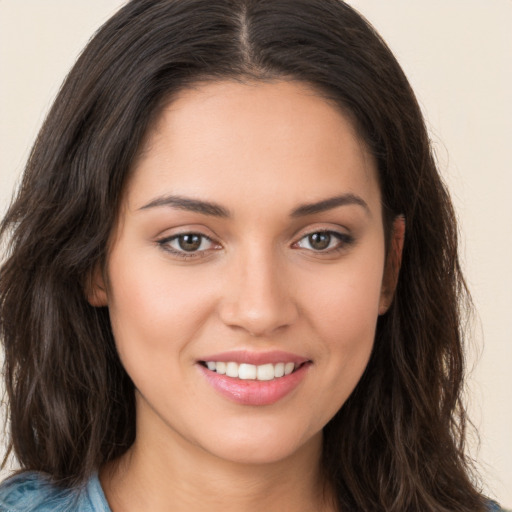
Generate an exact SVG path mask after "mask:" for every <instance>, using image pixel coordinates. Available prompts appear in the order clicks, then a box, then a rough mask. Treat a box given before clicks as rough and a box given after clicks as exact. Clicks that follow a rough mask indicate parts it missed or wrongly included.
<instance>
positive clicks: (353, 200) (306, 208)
mask: <svg viewBox="0 0 512 512" xmlns="http://www.w3.org/2000/svg"><path fill="white" fill-rule="evenodd" d="M348 205H358V206H361V207H362V208H363V209H364V210H365V211H366V213H367V214H368V215H371V212H370V208H369V207H368V204H367V203H366V201H365V200H364V199H363V198H362V197H359V196H357V195H355V194H342V195H341V196H335V197H330V198H328V199H324V200H322V201H318V202H317V203H307V204H303V205H300V206H298V207H297V208H295V209H294V210H293V211H292V213H291V214H290V216H291V217H294V218H295V217H304V216H306V215H313V214H315V213H322V212H325V211H328V210H332V209H333V208H338V207H339V206H348Z"/></svg>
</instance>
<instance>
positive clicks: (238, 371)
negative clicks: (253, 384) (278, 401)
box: [200, 361, 307, 381]
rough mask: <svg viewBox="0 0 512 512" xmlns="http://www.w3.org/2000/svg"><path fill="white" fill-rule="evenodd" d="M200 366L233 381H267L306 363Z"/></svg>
mask: <svg viewBox="0 0 512 512" xmlns="http://www.w3.org/2000/svg"><path fill="white" fill-rule="evenodd" d="M200 364H201V365H202V366H204V367H205V368H208V370H210V371H212V372H215V373H218V374H219V375H225V376H226V377H231V378H233V379H241V380H259V381H269V380H275V379H280V378H282V377H285V376H287V375H290V374H292V373H294V372H295V371H297V370H298V369H299V368H301V367H302V366H304V365H305V364H307V362H304V363H293V362H287V363H276V364H272V363H267V364H261V365H254V364H248V363H240V364H239V363H236V362H234V361H230V362H224V361H201V362H200Z"/></svg>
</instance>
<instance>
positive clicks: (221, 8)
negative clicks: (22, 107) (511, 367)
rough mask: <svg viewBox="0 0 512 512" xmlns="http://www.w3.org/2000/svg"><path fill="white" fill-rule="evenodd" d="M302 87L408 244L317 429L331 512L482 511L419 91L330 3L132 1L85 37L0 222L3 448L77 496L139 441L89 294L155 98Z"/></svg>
mask: <svg viewBox="0 0 512 512" xmlns="http://www.w3.org/2000/svg"><path fill="white" fill-rule="evenodd" d="M279 78H281V79H287V80H298V81H301V82H306V83H308V84H310V85H312V86H313V87H315V89H316V90H317V91H319V93H320V94H322V95H324V96H325V97H326V98H329V99H330V100H332V101H334V102H336V104H337V105H338V106H339V108H341V109H342V110H343V112H345V113H346V114H348V115H349V116H350V117H351V119H352V120H353V122H354V124H355V125H356V127H357V129H358V132H359V134H360V136H361V138H362V139H363V140H364V141H365V143H366V144H367V145H368V147H369V148H370V150H371V152H372V153H373V154H374V156H375V158H376V160H377V163H378V170H379V177H380V185H381V190H382V197H383V208H384V212H385V213H386V215H385V217H386V219H387V223H388V224H389V221H390V219H392V218H393V217H394V216H396V215H404V216H405V219H406V224H407V235H406V241H405V246H404V252H403V261H402V267H401V272H400V278H399V281H398V286H397V290H396V296H395V300H394V302H393V304H392V306H391V308H390V310H389V311H388V313H387V314H386V315H384V316H382V317H380V318H379V321H378V326H377V335H376V339H375V345H374V349H373V353H372V356H371V358H370V361H369V364H368V366H367V368H366V371H365V373H364V375H363V377H362V378H361V380H360V382H359V383H358V385H357V387H356V389H355V390H354V392H353V393H352V395H351V396H350V398H349V399H348V401H347V402H346V403H345V404H344V405H343V407H342V408H341V410H340V411H339V412H338V413H337V414H336V416H335V417H334V418H333V419H332V420H331V421H330V422H329V424H328V425H327V426H326V427H325V435H324V451H323V468H324V471H325V475H326V478H327V479H328V481H329V482H330V483H331V484H332V485H333V487H334V489H335V492H336V498H337V500H338V505H339V507H340V509H343V510H361V511H370V510H386V511H396V512H398V511H399V512H404V511H412V510H417V511H420V510H421V511H427V510H431V511H434V510H435V511H437V512H440V511H451V512H453V511H461V512H462V511H466V512H469V511H471V512H475V511H481V510H484V505H483V499H482V497H481V496H480V494H479V493H478V491H477V490H476V489H475V487H474V485H473V484H472V481H471V477H470V473H469V464H468V461H467V459H466V456H465V453H464V432H465V413H464V408H463V406H462V404H461V400H460V393H461V385H462V382H463V370H464V360H463V347H462V330H461V322H462V317H461V311H462V309H461V308H463V307H464V305H465V304H467V303H468V299H467V292H466V288H465V285H464V281H463V278H462V276H461V272H460V268H459V262H458V257H457V228H456V223H455V217H454V212H453V209H452V205H451V202H450V199H449V196H448V194H447V191H446V188H445V186H444V185H443V183H442V181H441V178H440V176H439V173H438V171H437V169H436V165H435V161H434V159H433V156H432V152H431V148H430V144H429V138H428V134H427V131H426V129H425V126H424V122H423V118H422V115H421V112H420V109H419V107H418V104H417V102H416V99H415V97H414V94H413V92H412V90H411V88H410V86H409V84H408V82H407V79H406V78H405V76H404V74H403V72H402V70H401V68H400V66H399V65H398V63H397V62H396V60H395V58H394V57H393V55H392V54H391V52H390V51H389V49H388V48H387V46H386V45H385V43H384V42H383V41H382V40H381V39H380V37H379V36H378V35H377V34H376V32H375V31H374V30H373V28H372V27H371V26H370V25H369V24H368V22H366V21H365V20H364V19H363V18H362V17H361V16H360V15H359V14H358V13H357V12H356V11H354V10H353V9H352V8H350V7H349V6H348V5H346V4H345V3H344V2H342V1H340V0H132V1H131V2H129V3H128V4H127V5H126V6H125V7H124V8H122V9H121V10H120V11H119V12H118V13H117V14H116V15H115V16H113V17H112V18H111V19H110V20H109V21H108V22H107V23H106V24H105V25H104V26H103V27H102V28H101V29H100V30H99V31H98V33H97V34H96V36H95V37H94V38H93V39H92V40H91V42H90V43H89V44H88V46H87V47H86V49H85V50H84V52H83V53H82V55H81V56H80V58H79V59H78V61H77V63H76V65H75V66H74V68H73V69H72V71H71V72H70V74H69V76H68V77H67V79H66V81H65V83H64V85H63V87H62V89H61V91H60V93H59V95H58V97H57V99H56V101H55V103H54V105H53V107H52V109H51V111H50V113H49V115H48V117H47V119H46V121H45V123H44V125H43V127H42V129H41V131H40V133H39V136H38V138H37V141H36V143H35V145H34V148H33V150H32V153H31V155H30V158H29V161H28V164H27V167H26V169H25V173H24V176H23V181H22V183H21V186H20V189H19V191H18V195H17V197H16V199H15V201H14V202H13V204H12V206H11V207H10V209H9V211H8V213H7V215H6V217H5V219H4V220H3V222H2V224H1V226H0V235H1V236H2V237H3V240H4V241H5V242H6V244H7V249H8V250H7V254H6V259H5V262H4V263H3V265H2V267H1V271H0V322H1V323H0V336H1V337H2V340H3V344H4V347H5V368H4V370H5V382H6V389H7V394H8V400H9V420H10V431H11V449H12V450H14V454H15V456H16V457H17V459H18V461H19V463H20V464H21V467H22V469H24V470H39V471H44V472H46V473H48V474H49V475H51V477H52V478H53V480H54V481H56V482H59V483H61V484H63V485H77V484H79V483H82V482H84V481H85V480H86V479H87V478H88V477H89V476H90V474H91V473H92V472H93V471H94V470H95V469H97V468H98V467H100V466H101V465H103V464H105V463H106V462H108V461H111V460H113V459H115V458H117V457H118V456H120V455H121V454H123V453H124V452H125V451H126V450H127V449H128V448H129V447H130V445H131V444H132V443H133V440H134V438H135V404H134V389H133V384H132V383H131V381H130V379H129V377H128V376H127V374H126V373H125V371H124V369H123V368H122V366H121V364H120V362H119V359H118V357H117V354H116V350H115V346H114V340H113V337H112V332H111V328H110V323H109V317H108V310H107V309H106V308H94V307H92V306H90V305H89V304H88V302H87V301H86V299H85V295H84V286H86V283H87V280H88V279H89V277H90V274H91V271H92V269H93V268H96V267H97V266H98V265H104V264H105V258H106V248H107V242H108V239H109V235H110V233H111V230H112V227H113V225H114V222H115V219H116V215H117V212H118V207H119V200H120V197H121V194H122V192H123V185H124V184H125V182H126V179H127V176H128V174H129V172H130V170H131V168H132V164H133V161H134V159H135V157H136V156H137V152H138V150H139V148H140V146H141V142H142V140H143V138H144V135H145V134H146V133H147V130H148V128H149V127H150V126H151V123H152V121H153V120H154V118H155V116H156V115H157V113H158V111H159V109H160V107H161V105H162V104H163V102H165V101H169V100H170V99H172V97H173V95H174V94H176V93H177V92H178V91H179V90H181V89H183V88H186V87H190V86H192V85H194V84H195V83H197V82H198V81H204V80H220V79H237V80H240V79H241V80H244V79H256V80H273V79H279Z"/></svg>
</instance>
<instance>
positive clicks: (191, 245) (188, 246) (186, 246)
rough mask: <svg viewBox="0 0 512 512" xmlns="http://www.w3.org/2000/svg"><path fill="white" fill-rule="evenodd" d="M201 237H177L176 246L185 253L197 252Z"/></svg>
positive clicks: (188, 235) (194, 235) (189, 235)
mask: <svg viewBox="0 0 512 512" xmlns="http://www.w3.org/2000/svg"><path fill="white" fill-rule="evenodd" d="M202 239H203V237H202V236H201V235H196V234H194V233H192V234H186V235H179V236H178V237H177V241H178V246H179V248H180V249H181V250H183V251H186V252H193V251H197V250H198V249H199V248H200V247H201V242H202Z"/></svg>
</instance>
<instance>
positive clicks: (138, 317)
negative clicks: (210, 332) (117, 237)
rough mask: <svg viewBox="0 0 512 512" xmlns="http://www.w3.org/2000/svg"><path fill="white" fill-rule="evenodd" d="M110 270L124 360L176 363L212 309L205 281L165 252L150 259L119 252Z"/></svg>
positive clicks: (115, 323) (116, 330)
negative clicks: (192, 275)
mask: <svg viewBox="0 0 512 512" xmlns="http://www.w3.org/2000/svg"><path fill="white" fill-rule="evenodd" d="M135 269H136V270H135ZM109 275H110V281H111V283H114V284H115V286H113V287H112V290H111V292H110V294H109V312H110V319H111V323H112V329H113V334H114V338H115V340H116V345H117V349H118V352H119V355H120V357H121V360H122V361H123V363H124V364H125V365H126V366H129V365H130V361H134V362H137V361H139V364H141V363H142V362H144V363H146V362H150V361H153V362H154V363H155V364H156V363H158V361H160V362H163V361H164V360H165V361H166V364H167V365H169V364H172V362H173V361H175V359H176V354H177V353H179V352H181V351H182V350H183V348H184V347H185V345H186V340H187V339H189V338H190V337H191V335H192V334H193V331H195V330H197V329H198V328H199V326H200V325H201V324H202V321H203V319H204V317H205V316H207V315H208V314H209V313H208V312H209V311H210V310H211V304H209V302H208V300H206V298H207V297H208V296H209V293H208V291H207V290H205V286H204V282H205V281H204V280H201V279H197V276H196V278H195V279H192V280H191V279H190V276H187V273H186V272H183V270H181V271H180V270H179V269H178V271H176V269H175V268H174V269H173V267H172V266H170V265H169V263H168V262H167V261H166V260H165V257H163V256H162V257H161V258H160V257H157V258H154V257H153V258H152V259H151V260H150V261H147V260H145V259H144V258H143V257H140V258H135V257H131V258H125V257H123V258H121V257H116V254H113V255H112V258H111V265H110V272H109ZM206 282H207V281H206ZM199 283H203V284H202V286H201V287H199V286H198V284H199Z"/></svg>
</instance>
